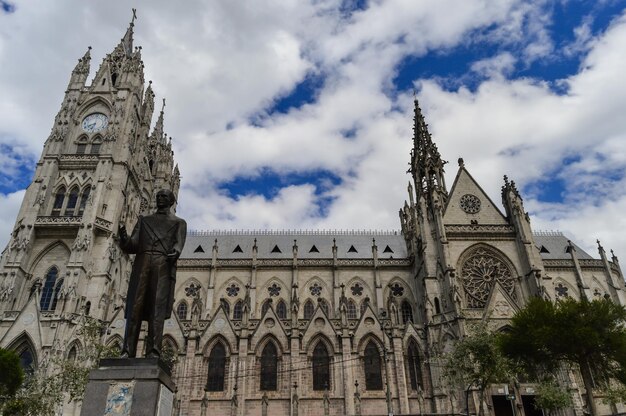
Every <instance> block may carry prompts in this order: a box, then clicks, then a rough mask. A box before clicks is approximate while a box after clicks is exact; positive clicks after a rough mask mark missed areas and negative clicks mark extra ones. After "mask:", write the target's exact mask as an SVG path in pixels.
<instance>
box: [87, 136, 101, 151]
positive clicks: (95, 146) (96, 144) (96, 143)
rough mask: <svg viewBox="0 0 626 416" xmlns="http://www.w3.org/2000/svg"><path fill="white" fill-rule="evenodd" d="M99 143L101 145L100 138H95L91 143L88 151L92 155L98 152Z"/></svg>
mask: <svg viewBox="0 0 626 416" xmlns="http://www.w3.org/2000/svg"><path fill="white" fill-rule="evenodd" d="M101 145H102V141H101V140H100V139H95V140H94V141H93V142H92V143H91V149H90V151H89V153H91V154H92V155H97V154H98V153H100V146H101Z"/></svg>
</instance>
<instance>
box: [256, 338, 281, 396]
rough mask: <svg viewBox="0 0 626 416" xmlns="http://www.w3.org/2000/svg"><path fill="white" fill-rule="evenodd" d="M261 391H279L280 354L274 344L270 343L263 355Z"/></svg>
mask: <svg viewBox="0 0 626 416" xmlns="http://www.w3.org/2000/svg"><path fill="white" fill-rule="evenodd" d="M260 373H261V390H277V384H278V383H277V378H278V353H277V351H276V346H275V345H274V343H273V342H268V343H267V344H266V345H265V348H263V352H262V353H261V372H260Z"/></svg>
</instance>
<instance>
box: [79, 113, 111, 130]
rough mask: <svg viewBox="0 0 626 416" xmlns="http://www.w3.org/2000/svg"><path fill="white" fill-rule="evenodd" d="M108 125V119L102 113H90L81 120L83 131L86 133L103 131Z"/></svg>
mask: <svg viewBox="0 0 626 416" xmlns="http://www.w3.org/2000/svg"><path fill="white" fill-rule="evenodd" d="M108 124H109V119H108V118H107V116H105V115H104V114H102V113H92V114H89V115H88V116H87V117H85V118H84V119H83V123H82V126H83V130H85V131H86V132H87V133H97V132H99V131H102V130H104V129H105V128H106V127H107V125H108Z"/></svg>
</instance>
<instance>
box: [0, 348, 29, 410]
mask: <svg viewBox="0 0 626 416" xmlns="http://www.w3.org/2000/svg"><path fill="white" fill-rule="evenodd" d="M23 381H24V372H23V371H22V366H21V365H20V357H18V355H17V354H16V353H15V352H14V351H11V350H5V349H3V348H0V408H2V406H3V405H4V402H5V401H7V400H8V399H10V398H11V397H13V396H14V395H15V393H16V392H17V390H18V389H19V388H20V386H21V385H22V382H23Z"/></svg>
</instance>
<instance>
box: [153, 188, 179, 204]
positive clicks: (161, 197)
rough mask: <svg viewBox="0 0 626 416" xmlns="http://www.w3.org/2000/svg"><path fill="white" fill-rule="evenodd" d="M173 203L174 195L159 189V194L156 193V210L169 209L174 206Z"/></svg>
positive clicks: (167, 190) (166, 190) (174, 200)
mask: <svg viewBox="0 0 626 416" xmlns="http://www.w3.org/2000/svg"><path fill="white" fill-rule="evenodd" d="M174 202H176V196H175V195H174V192H172V191H170V190H169V189H161V190H160V191H159V192H157V194H156V205H157V208H169V207H171V206H172V205H174Z"/></svg>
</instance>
